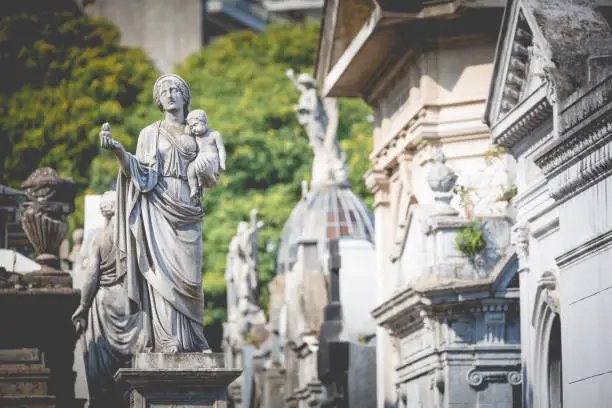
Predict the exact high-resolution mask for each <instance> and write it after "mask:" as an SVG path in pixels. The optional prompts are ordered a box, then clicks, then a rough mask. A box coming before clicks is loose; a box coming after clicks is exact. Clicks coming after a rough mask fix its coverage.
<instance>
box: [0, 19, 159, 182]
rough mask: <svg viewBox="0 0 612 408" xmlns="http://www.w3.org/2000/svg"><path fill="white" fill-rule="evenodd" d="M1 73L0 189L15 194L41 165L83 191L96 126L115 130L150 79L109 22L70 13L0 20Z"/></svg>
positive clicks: (146, 64)
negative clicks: (6, 188) (13, 190)
mask: <svg viewBox="0 0 612 408" xmlns="http://www.w3.org/2000/svg"><path fill="white" fill-rule="evenodd" d="M0 66H2V69H3V72H5V73H11V74H10V75H5V76H3V78H2V81H1V82H0V137H2V150H1V151H0V156H2V157H0V167H1V168H3V170H4V171H2V172H1V173H0V183H5V184H6V183H8V184H11V185H14V186H18V185H19V184H20V183H21V182H22V181H23V180H25V179H26V178H27V177H28V175H29V174H30V173H31V172H32V171H33V170H34V169H36V168H37V167H40V166H44V165H49V166H52V167H55V168H56V169H57V170H58V171H59V172H60V174H62V175H64V176H70V177H72V178H73V179H74V180H75V181H77V182H81V183H87V182H88V181H89V175H90V172H89V170H90V167H91V162H92V160H93V159H94V158H95V157H96V156H97V155H98V151H99V148H98V145H99V141H98V128H99V124H100V123H101V122H102V121H103V120H108V121H110V122H112V123H114V124H116V125H119V127H120V126H121V125H122V123H123V119H124V118H125V117H126V116H128V115H129V114H130V108H131V107H132V106H133V105H134V102H136V98H137V96H138V95H139V94H140V93H141V90H142V89H143V87H144V86H147V87H148V86H150V84H151V81H152V80H153V79H154V78H155V75H156V73H155V70H154V68H153V65H152V63H151V62H150V61H149V59H148V57H147V56H146V55H145V53H144V52H143V51H141V50H139V49H135V48H126V47H122V46H120V45H119V33H118V31H117V29H116V28H115V27H114V26H113V25H111V24H110V23H109V22H107V21H105V20H102V19H96V18H89V17H83V16H76V15H74V14H71V13H49V12H40V13H35V14H18V15H12V16H6V17H3V18H1V19H0ZM118 133H122V132H118ZM123 141H124V142H127V144H128V145H129V143H130V142H131V140H123ZM8 153H10V154H8ZM3 164H4V165H3Z"/></svg>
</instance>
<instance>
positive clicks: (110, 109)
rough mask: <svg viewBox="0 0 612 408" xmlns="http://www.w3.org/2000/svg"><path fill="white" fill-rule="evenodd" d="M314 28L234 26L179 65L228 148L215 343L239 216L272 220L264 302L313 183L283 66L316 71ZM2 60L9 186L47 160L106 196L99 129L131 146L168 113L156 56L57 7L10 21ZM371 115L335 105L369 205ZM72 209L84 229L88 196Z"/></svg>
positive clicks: (210, 278) (211, 319)
mask: <svg viewBox="0 0 612 408" xmlns="http://www.w3.org/2000/svg"><path fill="white" fill-rule="evenodd" d="M318 33H319V28H318V26H317V25H315V24H311V23H307V24H305V25H291V26H289V25H272V26H270V27H268V29H267V30H266V32H265V33H264V34H263V35H262V34H255V33H250V32H236V33H232V34H230V35H227V36H225V37H223V38H221V39H219V40H217V41H215V42H214V43H213V44H211V45H209V46H207V47H206V48H205V49H204V50H203V51H201V52H199V53H196V54H194V55H193V56H191V57H190V58H189V59H188V60H187V61H186V62H185V63H184V64H182V65H181V66H179V67H177V70H176V72H177V73H178V74H179V75H181V76H183V77H184V78H185V79H186V80H187V82H188V83H189V85H190V87H191V89H192V96H193V100H192V104H191V107H192V109H196V108H200V109H205V110H206V111H207V112H208V114H209V120H210V126H211V127H212V128H214V129H216V130H218V131H219V132H221V134H222V135H223V138H224V141H225V144H226V148H227V150H228V159H227V173H225V174H223V175H222V178H221V181H220V182H219V184H218V185H217V186H216V187H215V188H213V189H211V190H210V191H208V192H207V194H206V196H205V198H204V199H203V203H204V206H205V211H206V217H205V220H204V225H203V231H204V232H203V235H204V236H203V239H204V268H203V276H204V289H205V293H206V306H207V311H206V319H207V321H206V323H207V326H208V327H207V336H208V337H209V341H210V342H211V344H212V345H213V347H218V345H219V341H220V334H221V330H220V324H221V322H222V321H224V320H225V318H226V316H225V279H224V273H225V257H226V253H227V249H228V245H229V242H230V240H231V238H232V236H233V235H234V234H235V231H236V227H237V225H238V222H239V221H241V220H247V219H248V216H249V211H250V210H251V209H252V208H257V209H258V210H259V212H260V219H262V220H263V221H264V222H265V223H266V226H265V228H264V230H263V231H262V233H261V234H260V254H259V258H260V277H261V283H262V285H261V286H262V288H263V289H264V290H263V293H262V299H261V303H262V306H264V307H265V306H266V304H267V293H266V291H265V287H266V284H267V282H269V281H270V279H271V278H272V276H273V273H274V258H275V247H276V246H277V245H278V239H279V236H280V233H281V230H282V227H283V225H284V223H285V221H286V220H287V218H288V216H289V214H290V212H291V210H292V209H293V207H294V205H295V204H296V202H297V200H298V199H299V196H300V182H301V180H304V179H306V180H308V179H309V178H310V164H311V161H312V152H311V150H310V148H309V147H308V141H307V138H306V135H305V133H304V130H303V129H302V128H301V127H300V126H299V124H298V123H297V120H296V118H295V115H294V112H293V105H294V104H296V103H297V100H298V98H299V92H298V91H297V90H296V89H295V88H294V87H293V86H292V84H291V83H290V81H289V80H288V79H287V78H286V76H285V71H286V70H287V69H288V68H293V69H294V70H295V71H296V72H302V71H310V72H312V67H313V65H314V58H315V52H316V45H317V39H318ZM0 63H1V64H2V66H3V67H10V68H8V69H10V70H14V72H21V75H20V76H19V78H18V79H15V80H12V81H9V82H8V83H2V84H1V85H0V94H1V95H0V96H2V98H1V99H2V100H1V101H0V109H1V112H2V115H0V132H1V133H0V134H2V135H3V137H6V138H8V149H3V150H2V151H3V152H11V154H10V156H9V157H6V159H5V160H6V163H5V164H6V166H5V170H6V171H5V175H4V182H5V183H6V182H7V181H8V182H9V184H13V185H18V184H19V183H20V182H21V181H23V180H24V179H25V178H26V177H27V176H28V175H29V173H30V172H31V171H32V170H34V169H35V168H37V167H39V166H41V165H50V166H52V167H55V168H57V169H58V170H59V171H60V173H61V174H63V175H66V176H70V177H72V178H73V179H75V180H77V181H80V182H84V183H87V185H88V186H89V188H90V190H91V191H93V192H96V193H101V192H103V191H105V190H107V189H109V188H111V187H112V185H113V181H114V180H115V178H116V174H117V170H118V167H117V163H116V161H115V159H114V157H111V156H110V155H109V154H108V153H107V152H99V148H98V145H99V140H98V132H99V129H100V125H101V124H102V123H103V122H106V121H108V122H109V123H111V125H112V130H113V136H114V137H115V138H117V139H118V140H120V141H121V142H122V143H123V144H124V145H125V147H126V149H127V150H128V151H131V152H134V150H135V145H136V138H137V136H138V134H139V132H140V129H142V128H143V127H144V126H146V125H147V124H149V123H152V122H153V121H156V120H159V119H160V118H161V113H160V112H159V111H158V110H157V108H156V107H155V106H154V105H153V102H152V95H151V91H152V89H151V88H152V85H153V81H154V79H155V76H156V73H155V71H154V69H153V67H152V65H151V63H150V62H149V60H148V59H147V57H146V56H145V55H144V54H143V53H142V52H141V51H140V50H137V49H129V48H125V47H121V46H119V44H118V33H117V31H116V29H115V28H113V27H112V26H111V25H110V24H108V23H107V22H105V21H103V20H97V19H91V18H85V17H75V16H72V15H68V14H57V13H56V14H44V15H43V14H39V15H29V16H18V17H10V18H4V19H2V20H1V21H0ZM369 114H370V110H369V108H368V107H367V106H366V105H365V104H363V103H362V102H360V101H357V100H347V101H341V103H340V126H339V137H340V139H341V144H342V146H343V147H344V149H345V150H346V152H347V153H348V155H349V177H350V180H351V183H352V186H353V189H354V191H356V192H357V193H358V194H359V195H361V196H362V197H364V198H365V199H366V202H369V193H367V191H366V189H365V186H364V183H363V180H362V177H363V173H364V172H365V170H366V169H367V166H368V158H367V157H368V154H369V152H370V150H371V139H372V138H371V134H372V126H371V124H370V123H369V122H368V121H367V119H366V118H367V117H368V115H369ZM3 147H4V146H3ZM79 203H80V206H79ZM79 207H80V208H79ZM77 208H78V209H77V212H75V216H73V218H74V219H73V225H81V224H82V220H80V219H79V215H80V214H78V212H79V211H80V212H81V213H82V197H81V199H79V200H78V202H77ZM80 216H82V215H80Z"/></svg>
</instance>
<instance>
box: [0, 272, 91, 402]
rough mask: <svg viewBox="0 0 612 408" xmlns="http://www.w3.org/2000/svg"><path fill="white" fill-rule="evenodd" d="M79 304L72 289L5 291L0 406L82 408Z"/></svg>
mask: <svg viewBox="0 0 612 408" xmlns="http://www.w3.org/2000/svg"><path fill="white" fill-rule="evenodd" d="M51 283H52V282H51ZM56 284H57V286H61V282H56ZM78 303H79V292H78V291H77V290H74V289H71V288H63V287H46V288H29V287H27V286H25V287H24V286H21V287H14V288H2V289H0V327H2V329H0V332H1V333H2V335H0V407H25V406H28V407H45V408H55V407H83V404H84V402H85V401H84V400H79V399H75V396H74V378H75V374H74V371H73V370H72V364H73V357H74V355H73V351H74V344H75V341H76V336H75V332H74V328H73V326H72V322H71V321H70V316H71V314H72V313H73V312H74V310H75V309H76V307H77V305H78Z"/></svg>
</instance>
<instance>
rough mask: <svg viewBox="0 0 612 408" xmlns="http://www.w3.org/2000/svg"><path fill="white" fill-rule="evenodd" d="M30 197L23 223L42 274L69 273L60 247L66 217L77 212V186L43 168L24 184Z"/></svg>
mask: <svg viewBox="0 0 612 408" xmlns="http://www.w3.org/2000/svg"><path fill="white" fill-rule="evenodd" d="M22 187H23V188H24V189H25V192H26V195H27V197H28V199H27V201H26V202H25V203H24V204H23V214H22V219H21V225H22V227H23V230H24V231H25V233H26V235H27V236H28V239H29V240H30V242H31V243H32V245H33V246H34V249H35V250H36V254H37V256H36V262H38V263H39V264H41V265H42V269H41V271H40V273H39V275H40V274H51V275H57V274H62V275H66V276H67V277H68V278H69V277H70V275H69V274H68V273H66V272H62V271H61V270H60V262H59V257H58V256H57V253H58V250H59V247H60V245H61V243H62V241H63V240H64V238H65V237H66V235H67V234H68V230H69V228H70V226H69V224H68V220H67V219H66V218H67V216H68V215H70V214H71V213H72V212H73V211H74V198H75V196H76V191H77V185H76V184H75V183H74V181H72V180H70V179H65V178H61V177H60V176H59V174H57V172H56V171H55V170H53V169H52V168H49V167H43V168H40V169H38V170H36V171H34V172H33V173H32V174H31V175H30V177H28V179H27V180H26V181H25V182H24V183H23V184H22Z"/></svg>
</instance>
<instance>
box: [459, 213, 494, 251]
mask: <svg viewBox="0 0 612 408" xmlns="http://www.w3.org/2000/svg"><path fill="white" fill-rule="evenodd" d="M486 246H487V243H486V241H485V239H484V226H483V225H482V223H480V222H479V221H471V222H470V223H468V224H467V225H466V226H465V227H463V228H461V229H460V230H459V231H458V233H457V237H456V238H455V248H456V249H457V251H459V252H461V253H462V254H463V255H465V256H467V257H473V256H475V255H477V254H478V253H479V252H480V251H482V250H483V249H485V247H486Z"/></svg>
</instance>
